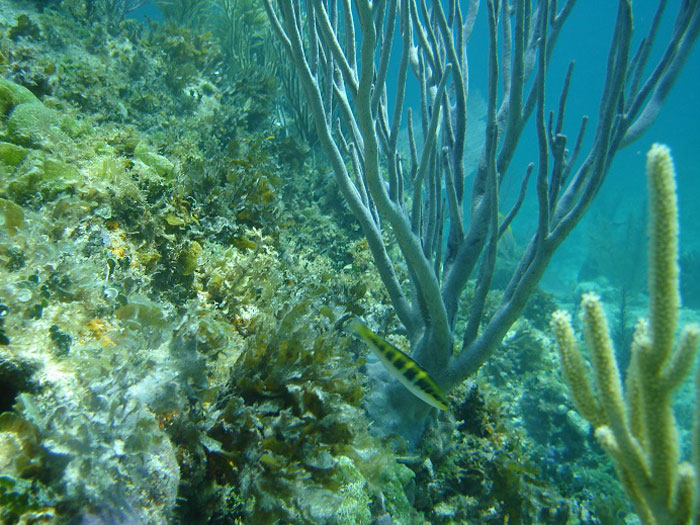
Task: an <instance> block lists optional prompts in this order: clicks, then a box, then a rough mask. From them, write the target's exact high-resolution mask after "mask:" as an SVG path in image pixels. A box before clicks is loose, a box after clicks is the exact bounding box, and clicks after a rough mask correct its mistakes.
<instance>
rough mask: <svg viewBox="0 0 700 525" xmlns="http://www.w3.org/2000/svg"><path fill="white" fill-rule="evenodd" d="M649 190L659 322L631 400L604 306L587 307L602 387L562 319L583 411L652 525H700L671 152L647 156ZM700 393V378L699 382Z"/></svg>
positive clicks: (643, 331) (689, 338)
mask: <svg viewBox="0 0 700 525" xmlns="http://www.w3.org/2000/svg"><path fill="white" fill-rule="evenodd" d="M647 178H648V187H649V207H650V212H651V217H650V224H649V261H650V264H649V294H650V299H649V320H648V321H644V320H640V321H639V322H638V323H637V326H636V328H635V333H634V338H633V342H632V358H631V361H630V364H629V367H628V369H627V379H626V384H625V388H624V391H623V388H622V383H621V380H620V374H619V371H618V368H617V363H616V361H615V354H614V350H613V345H612V341H611V339H610V335H609V332H608V326H607V321H606V319H605V314H604V312H603V306H602V304H601V302H600V298H599V297H598V296H597V295H596V294H593V293H588V294H585V295H584V296H583V298H582V301H581V310H582V314H581V316H582V322H583V327H584V338H585V340H586V343H587V345H588V349H589V352H590V356H591V364H592V368H593V379H592V380H591V378H590V374H589V372H588V370H587V368H586V362H585V359H584V358H583V356H582V354H581V352H580V350H579V348H578V344H577V342H576V339H575V337H574V335H573V328H572V327H571V316H570V315H569V314H568V313H567V312H564V311H561V310H560V311H557V312H554V314H552V319H551V326H552V330H553V332H554V335H555V337H556V339H557V342H558V344H559V350H560V356H561V362H562V368H563V371H564V376H565V378H566V381H567V383H568V385H569V389H570V390H571V394H572V397H573V400H574V403H575V404H576V406H577V408H578V410H579V412H580V413H581V414H582V415H583V416H584V417H585V418H586V419H587V420H588V421H589V422H590V423H591V425H593V427H594V428H595V436H596V438H597V439H598V441H599V442H600V444H601V445H602V447H603V448H604V449H605V450H606V451H607V452H608V454H610V456H611V457H612V458H613V461H614V463H615V468H616V470H617V474H618V478H619V479H620V482H621V483H622V485H623V487H624V489H625V491H626V492H627V495H628V496H629V498H630V499H631V501H632V503H633V505H634V508H635V510H636V512H637V514H638V515H639V517H640V518H641V520H642V522H643V523H645V524H647V525H657V524H658V525H661V524H667V523H669V524H670V523H673V524H684V523H691V522H693V521H694V522H698V521H699V518H700V513H699V512H698V510H696V508H695V505H696V500H698V498H697V497H696V495H695V491H696V476H697V471H698V462H700V453H699V452H700V429H699V426H698V425H699V422H700V414H699V413H698V412H699V411H698V408H697V405H696V414H695V420H696V427H695V431H694V451H695V452H696V453H695V454H694V455H695V459H694V461H695V465H691V464H689V463H686V462H682V463H681V462H680V451H679V446H678V433H677V429H676V423H675V420H674V417H673V409H672V406H671V402H672V394H673V392H674V390H676V388H678V387H679V386H680V385H681V383H682V382H683V380H684V379H685V377H686V376H687V374H688V371H689V370H690V369H691V367H692V364H693V360H694V359H695V354H696V351H697V348H698V342H700V327H698V326H697V325H694V324H693V325H690V326H687V327H685V328H684V329H683V331H682V332H681V335H680V340H679V342H678V344H677V345H674V335H675V333H676V329H677V328H678V308H679V305H680V297H679V293H678V263H677V260H678V212H677V207H676V183H675V170H674V167H673V161H672V159H671V155H670V152H669V150H668V148H667V147H666V146H663V145H660V144H654V145H653V146H652V147H651V149H650V150H649V152H648V154H647ZM696 389H697V390H698V391H700V373H699V374H698V376H697V377H696Z"/></svg>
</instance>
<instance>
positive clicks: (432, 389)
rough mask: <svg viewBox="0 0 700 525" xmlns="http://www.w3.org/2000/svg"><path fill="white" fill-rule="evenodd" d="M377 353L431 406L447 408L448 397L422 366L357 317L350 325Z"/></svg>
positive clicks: (401, 379) (405, 383) (381, 359)
mask: <svg viewBox="0 0 700 525" xmlns="http://www.w3.org/2000/svg"><path fill="white" fill-rule="evenodd" d="M347 327H348V328H350V329H351V330H352V331H353V332H355V333H356V334H357V336H358V337H360V338H361V339H362V340H363V341H364V342H365V343H367V345H369V347H370V348H371V349H372V350H373V351H374V353H375V354H377V357H379V360H380V361H381V362H382V364H383V365H384V366H385V367H386V368H387V370H389V372H391V374H392V375H393V376H395V377H396V379H398V380H399V381H401V383H402V384H403V385H404V386H405V387H406V388H407V389H408V390H409V391H410V392H411V393H412V394H413V395H414V396H416V397H417V398H419V399H421V400H423V401H425V402H426V403H428V404H429V405H430V406H434V407H435V408H439V409H440V410H447V398H446V397H445V394H443V393H442V390H440V387H439V386H437V384H436V383H435V381H433V378H432V377H430V375H428V372H426V371H425V370H424V369H423V367H422V366H420V365H419V364H418V363H416V362H415V361H414V360H413V359H411V358H410V357H409V356H407V355H406V354H405V353H404V352H402V351H401V350H399V349H398V348H396V347H395V346H394V345H392V344H391V343H389V342H387V341H385V340H384V339H382V338H381V337H379V336H378V335H377V334H375V333H374V332H373V331H372V330H370V329H369V328H367V327H366V326H365V325H364V324H363V323H362V321H360V320H359V319H357V318H354V319H352V320H351V321H350V322H349V323H348V325H347Z"/></svg>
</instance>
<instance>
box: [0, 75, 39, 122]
mask: <svg viewBox="0 0 700 525" xmlns="http://www.w3.org/2000/svg"><path fill="white" fill-rule="evenodd" d="M27 102H39V99H38V98H36V97H35V96H34V94H33V93H32V92H31V91H29V90H28V89H27V88H26V87H24V86H20V85H19V84H15V83H14V82H10V81H9V80H6V79H4V78H0V113H2V114H3V115H7V114H8V113H9V112H10V111H11V110H12V109H14V107H15V106H17V105H19V104H24V103H27Z"/></svg>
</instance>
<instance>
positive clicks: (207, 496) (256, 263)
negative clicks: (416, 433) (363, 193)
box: [0, 0, 692, 524]
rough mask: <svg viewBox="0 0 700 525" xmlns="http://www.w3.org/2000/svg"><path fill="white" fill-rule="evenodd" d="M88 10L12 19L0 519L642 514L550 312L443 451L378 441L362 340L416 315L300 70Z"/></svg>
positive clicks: (458, 398) (1, 222)
mask: <svg viewBox="0 0 700 525" xmlns="http://www.w3.org/2000/svg"><path fill="white" fill-rule="evenodd" d="M85 4H86V3H85V2H78V1H68V0H65V1H63V2H60V3H58V2H53V3H51V2H49V3H47V2H20V1H13V2H9V1H7V0H0V77H1V78H0V323H1V324H0V339H1V340H0V412H3V413H2V414H1V415H0V522H2V523H8V524H12V523H27V524H29V523H86V524H87V523H90V524H97V523H104V524H116V523H154V524H160V523H187V524H191V523H219V524H223V523H245V524H248V523H252V524H256V523H261V524H265V523H315V524H318V523H338V524H361V523H366V524H370V523H381V524H388V523H403V524H409V523H479V524H481V523H483V524H491V523H493V524H503V523H510V524H514V523H571V524H575V523H585V524H596V523H622V522H623V521H624V520H630V521H631V520H633V515H632V514H631V508H630V507H629V505H628V503H627V500H626V498H625V496H624V493H623V492H622V490H621V489H620V488H619V485H618V483H617V481H616V479H615V473H614V470H613V468H612V465H611V463H610V462H609V461H608V459H607V458H606V457H605V456H604V455H603V454H602V452H601V451H600V449H599V448H598V446H597V445H596V443H595V440H594V439H593V438H592V436H591V432H590V428H589V427H588V424H587V423H586V422H585V421H584V420H583V419H582V418H581V417H580V416H578V415H577V413H576V412H575V411H574V410H572V403H571V401H570V399H569V396H568V394H567V391H566V388H565V385H564V383H563V380H562V378H561V375H560V373H559V364H558V357H557V355H556V350H555V348H554V347H553V344H552V341H551V337H550V334H549V330H548V327H547V322H548V317H549V314H550V313H551V311H552V310H554V309H555V308H556V307H557V306H558V305H557V303H556V301H555V300H554V298H553V297H552V296H550V295H547V294H545V293H538V294H536V296H535V297H534V298H533V300H532V301H531V304H530V306H529V307H528V309H527V311H526V314H525V317H524V318H523V319H521V320H520V321H518V322H517V323H516V325H515V326H514V327H513V329H512V330H511V332H510V333H509V335H508V337H507V338H506V341H505V342H504V343H503V345H504V349H507V351H505V352H499V353H498V354H497V356H496V357H495V358H494V359H492V360H491V361H490V362H489V363H488V365H487V366H485V367H484V368H483V369H482V370H481V371H480V373H479V374H478V375H477V376H476V377H475V378H474V379H473V381H470V382H468V383H467V384H465V385H463V386H462V387H461V388H459V389H457V390H456V391H454V392H452V393H451V394H450V396H449V400H450V410H449V411H447V412H445V413H444V414H441V415H440V417H439V420H438V421H437V422H436V423H435V424H434V425H433V426H432V427H431V429H430V430H429V432H428V435H427V436H426V438H425V439H424V441H423V443H422V445H421V447H420V448H419V449H418V450H412V449H409V448H408V446H407V445H406V444H405V443H404V442H403V440H402V439H401V438H400V437H399V436H392V437H390V438H384V439H380V438H378V437H376V436H374V435H373V434H372V432H371V426H372V425H371V422H370V421H369V420H368V419H367V417H366V415H365V412H364V411H363V409H362V401H363V395H364V393H365V391H366V389H367V388H369V386H368V379H367V373H366V369H365V366H364V364H365V357H366V355H367V354H366V353H367V349H366V348H365V347H364V346H363V345H362V344H361V343H359V342H357V341H355V340H351V339H350V338H349V337H348V336H347V335H346V334H345V333H343V332H342V331H340V330H338V327H337V322H338V320H339V319H340V318H341V317H342V316H343V315H345V314H346V313H348V312H349V313H353V314H357V315H361V316H363V317H370V318H372V319H374V320H375V322H376V323H377V324H378V325H379V326H383V327H385V331H384V332H385V333H391V332H392V330H390V328H391V327H392V326H395V323H396V321H395V319H394V318H393V316H392V312H391V308H390V306H389V303H388V299H387V297H386V296H385V293H384V292H383V289H382V287H381V284H380V281H379V280H378V277H377V276H376V275H375V271H374V269H373V266H372V263H371V257H370V254H369V251H368V249H367V246H366V242H365V241H364V240H363V239H362V237H361V235H360V234H359V233H358V229H357V227H356V225H355V223H354V221H353V220H352V217H351V215H350V214H349V212H348V211H347V210H346V209H345V207H344V205H343V203H342V200H341V198H340V197H339V195H338V193H337V191H336V189H335V187H334V184H333V180H332V178H331V177H330V175H329V169H328V167H327V166H326V164H325V163H324V159H323V156H322V155H321V154H320V153H319V150H318V149H317V147H316V145H315V144H314V139H313V130H312V129H311V128H310V127H309V123H308V122H304V119H303V115H296V116H295V115H290V114H288V113H289V112H288V110H285V104H286V107H287V108H288V107H289V97H293V96H294V93H293V89H292V88H290V87H289V86H286V87H285V85H284V84H285V81H284V80H281V79H283V73H284V72H283V71H282V69H281V68H283V67H284V65H283V64H280V62H281V61H282V59H281V58H280V57H279V56H278V55H277V58H276V60H277V62H275V56H276V55H275V49H273V48H271V47H269V46H270V45H271V44H270V43H269V42H268V41H266V40H265V38H264V37H263V36H259V37H256V38H255V39H253V42H254V45H253V49H251V48H250V46H251V45H252V44H250V41H248V44H246V45H248V48H246V49H243V47H245V46H244V44H243V43H238V44H237V43H236V42H235V41H234V42H229V43H228V44H229V47H228V48H226V49H224V47H223V46H222V44H221V42H222V41H221V39H220V36H219V35H217V33H216V31H214V32H204V31H197V30H196V29H195V24H194V23H193V22H192V21H191V20H187V21H185V20H183V21H181V23H179V24H178V23H175V22H174V21H172V20H171V21H170V22H168V23H166V22H150V23H141V22H137V21H135V20H129V19H126V20H125V19H117V18H114V17H107V16H104V17H102V18H100V17H99V16H97V15H95V14H94V13H93V14H90V13H86V11H85ZM87 4H89V2H87ZM240 5H242V6H244V7H241V9H247V10H248V11H246V13H244V14H245V16H247V17H248V19H247V23H248V24H249V25H250V24H253V26H254V25H255V24H258V25H259V26H261V28H260V31H261V33H260V35H262V34H263V33H262V30H263V28H262V26H263V25H264V24H265V23H266V22H265V19H264V16H261V13H260V12H259V11H256V10H255V9H256V8H255V7H251V5H248V4H247V3H246V2H241V4H240ZM258 9H259V8H258ZM89 15H90V16H89ZM251 31H252V30H251ZM236 46H239V47H240V46H242V47H241V49H238V51H237V52H238V53H239V54H238V55H236V53H234V52H232V51H231V50H233V51H236V49H237V48H236ZM265 46H268V47H267V48H266V47H265ZM245 53H247V55H246V54H245ZM246 57H247V58H246ZM271 64H272V65H271ZM274 64H277V65H276V66H274ZM273 66H274V67H273ZM285 96H286V97H288V98H287V99H285ZM285 111H287V113H285ZM601 283H602V284H601ZM597 286H598V288H599V291H600V293H602V294H603V295H604V296H605V295H607V298H608V299H610V298H612V299H614V297H615V293H616V292H615V290H614V289H612V287H608V288H606V287H605V286H606V285H605V284H604V279H599V282H598V284H597ZM572 300H573V294H572ZM637 303H638V304H643V303H644V301H643V297H642V298H639V299H638V300H637ZM637 303H634V302H633V301H631V303H630V304H637ZM566 306H569V307H571V305H566ZM633 321H634V319H633V317H632V316H630V317H629V321H628V325H627V326H628V327H629V325H630V324H631V323H632V322H633ZM623 327H624V318H623ZM391 338H392V340H393V342H394V343H396V344H397V345H401V344H402V342H403V341H402V338H401V336H399V335H394V336H392V337H391ZM691 393H692V389H691V388H689V387H687V388H684V389H683V392H682V396H681V400H680V401H679V410H680V411H682V412H681V413H682V414H687V413H689V411H690V410H691V408H690V406H691V404H690V403H691V402H690V401H689V400H688V397H690V395H691ZM417 402H419V401H417ZM681 419H682V420H683V421H685V422H687V421H688V420H689V418H687V417H685V418H681ZM681 431H682V436H681V437H682V438H683V442H684V443H688V442H689V440H688V439H687V433H688V431H689V428H682V429H681ZM685 452H686V453H687V451H685Z"/></svg>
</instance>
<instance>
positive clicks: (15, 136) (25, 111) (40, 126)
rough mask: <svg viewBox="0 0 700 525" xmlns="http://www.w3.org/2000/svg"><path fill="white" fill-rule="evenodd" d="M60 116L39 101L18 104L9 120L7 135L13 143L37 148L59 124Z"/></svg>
mask: <svg viewBox="0 0 700 525" xmlns="http://www.w3.org/2000/svg"><path fill="white" fill-rule="evenodd" d="M58 121H59V118H58V114H57V113H56V112H55V111H54V110H53V109H50V108H47V107H46V106H44V104H42V103H41V102H39V101H35V102H24V103H22V104H18V105H17V106H16V107H15V109H13V110H12V113H10V116H9V118H8V119H7V135H8V137H9V138H10V140H11V141H12V142H14V143H15V144H20V145H23V146H30V147H37V146H40V145H41V144H42V142H43V141H44V140H45V139H46V138H47V136H48V135H49V133H50V132H51V128H52V127H54V126H55V125H56V124H58Z"/></svg>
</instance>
